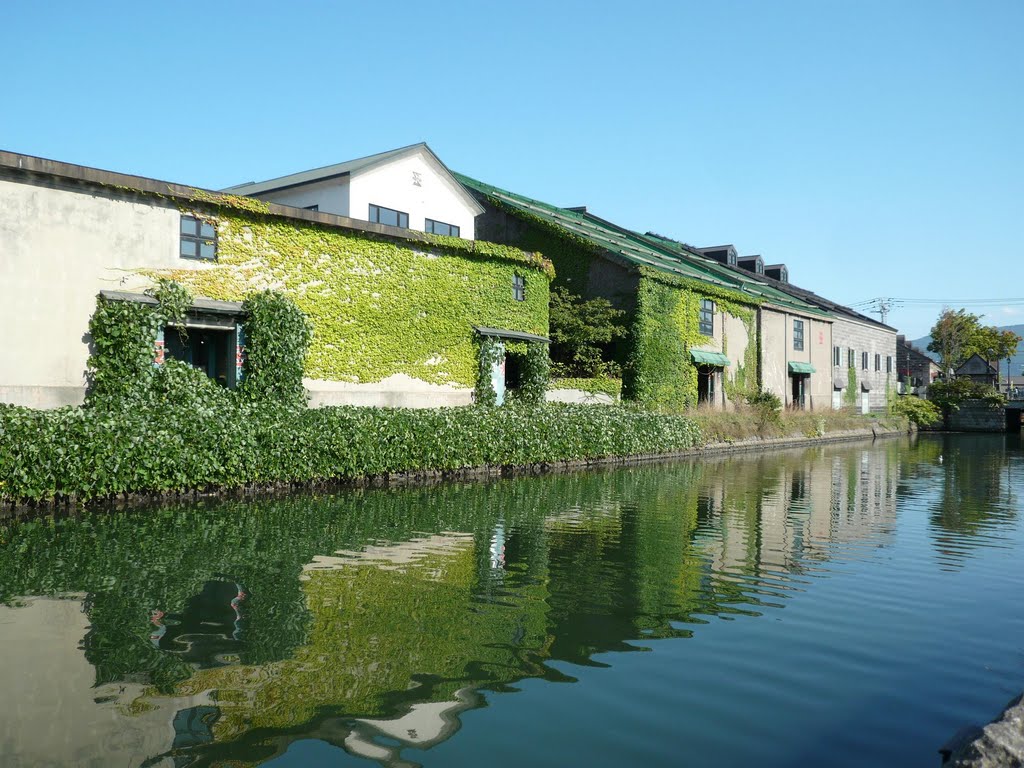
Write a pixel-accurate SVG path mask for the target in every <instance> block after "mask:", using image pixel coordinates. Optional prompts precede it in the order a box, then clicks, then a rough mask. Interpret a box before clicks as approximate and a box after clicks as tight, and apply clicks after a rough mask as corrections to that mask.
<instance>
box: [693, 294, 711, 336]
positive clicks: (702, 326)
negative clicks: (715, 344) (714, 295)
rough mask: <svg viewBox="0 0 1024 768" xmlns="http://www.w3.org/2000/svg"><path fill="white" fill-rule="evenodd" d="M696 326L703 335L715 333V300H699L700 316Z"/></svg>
mask: <svg viewBox="0 0 1024 768" xmlns="http://www.w3.org/2000/svg"><path fill="white" fill-rule="evenodd" d="M697 328H698V330H699V331H700V332H701V334H702V335H704V336H714V335H715V302H713V301H711V299H701V300H700V317H699V319H698V323H697Z"/></svg>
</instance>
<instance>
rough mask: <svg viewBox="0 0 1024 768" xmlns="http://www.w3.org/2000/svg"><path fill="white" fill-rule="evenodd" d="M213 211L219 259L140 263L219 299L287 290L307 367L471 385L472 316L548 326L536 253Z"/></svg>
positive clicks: (540, 329)
mask: <svg viewBox="0 0 1024 768" xmlns="http://www.w3.org/2000/svg"><path fill="white" fill-rule="evenodd" d="M213 218H214V219H215V222H216V224H217V262H216V263H213V264H203V265H201V266H199V267H192V266H190V268H187V269H174V270H147V271H145V272H144V273H145V274H147V275H150V276H161V277H166V278H170V279H173V280H175V281H177V282H179V283H181V284H182V285H185V286H186V287H188V288H189V289H190V290H191V291H192V292H193V293H194V294H195V295H197V296H205V297H209V298H212V299H221V300H228V301H240V300H242V299H244V298H245V297H246V296H249V295H251V294H253V293H256V292H259V291H261V290H264V289H266V288H273V289H274V290H277V291H279V292H280V293H282V294H283V295H285V296H287V297H288V298H289V299H291V300H292V301H293V302H294V303H295V304H296V306H297V307H298V308H299V309H300V310H301V311H302V312H303V314H305V316H306V317H307V318H308V320H309V322H310V324H311V326H312V329H313V336H312V340H311V343H310V345H309V351H308V353H307V355H306V359H305V362H304V366H303V367H304V372H305V375H306V376H307V377H309V378H314V379H326V380H330V381H348V382H375V381H381V380H382V379H386V378H388V377H389V376H392V375H395V374H406V375H408V376H411V377H413V378H417V379H420V380H422V381H427V382H431V383H435V384H450V385H455V386H465V387H472V386H474V384H475V383H476V379H477V368H478V355H477V340H476V338H475V333H474V330H473V328H474V326H489V327H493V328H506V329H509V330H516V331H522V332H526V333H534V334H538V335H547V333H548V286H549V283H550V280H551V277H552V275H553V274H554V273H553V268H552V267H551V263H550V262H549V261H547V260H545V259H544V258H543V257H542V256H541V255H539V254H535V253H526V252H524V251H522V250H519V249H517V248H512V247H509V246H504V245H495V244H493V243H485V242H480V241H473V240H463V239H460V238H453V237H440V236H434V235H427V234H423V235H420V236H418V237H417V238H415V239H414V240H413V241H411V242H407V241H399V240H396V239H394V238H388V237H385V236H383V235H374V234H371V233H366V232H347V231H342V230H339V229H337V228H331V227H326V226H321V225H317V224H312V223H308V224H307V223H302V222H297V221H295V220H293V219H283V218H279V217H274V216H270V215H261V214H260V213H259V212H249V211H244V210H238V209H236V208H231V207H227V208H218V210H217V215H216V216H215V217H213ZM516 275H518V276H524V277H526V299H525V301H516V299H515V298H514V296H513V293H512V279H513V277H514V276H516Z"/></svg>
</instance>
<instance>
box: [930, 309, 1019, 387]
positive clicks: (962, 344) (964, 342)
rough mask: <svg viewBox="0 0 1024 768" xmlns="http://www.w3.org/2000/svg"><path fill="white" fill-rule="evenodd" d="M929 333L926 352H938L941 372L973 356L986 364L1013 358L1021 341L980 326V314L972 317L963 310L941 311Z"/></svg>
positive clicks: (1007, 332) (955, 366) (953, 368)
mask: <svg viewBox="0 0 1024 768" xmlns="http://www.w3.org/2000/svg"><path fill="white" fill-rule="evenodd" d="M931 334H932V340H931V343H930V344H928V350H929V351H930V352H936V353H938V355H939V358H940V364H941V365H942V370H943V373H949V371H951V370H955V369H957V368H958V367H960V364H961V363H963V362H964V360H966V359H967V358H969V357H970V356H971V355H973V354H975V353H977V354H978V355H980V356H981V357H982V358H983V359H985V360H987V361H988V362H989V363H991V362H992V361H998V360H1003V359H1004V358H1007V357H1012V356H1013V355H1014V354H1015V353H1016V351H1017V345H1018V344H1019V343H1020V341H1021V338H1020V336H1018V335H1017V334H1016V333H1014V332H1013V331H1004V330H1001V329H999V328H997V327H996V326H994V325H982V324H981V315H974V314H971V313H970V312H968V311H967V310H966V309H959V310H957V311H955V312H954V311H953V310H952V309H949V308H946V309H944V310H942V314H941V315H939V319H938V320H937V321H936V322H935V325H934V326H932V331H931Z"/></svg>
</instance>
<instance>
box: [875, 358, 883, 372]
mask: <svg viewBox="0 0 1024 768" xmlns="http://www.w3.org/2000/svg"><path fill="white" fill-rule="evenodd" d="M875 370H876V371H880V370H882V356H881V355H875Z"/></svg>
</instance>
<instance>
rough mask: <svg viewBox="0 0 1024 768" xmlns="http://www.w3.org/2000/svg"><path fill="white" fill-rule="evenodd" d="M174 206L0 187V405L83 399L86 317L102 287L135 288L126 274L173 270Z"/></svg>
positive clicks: (176, 262)
mask: <svg viewBox="0 0 1024 768" xmlns="http://www.w3.org/2000/svg"><path fill="white" fill-rule="evenodd" d="M179 226H180V214H179V212H178V209H177V208H175V207H172V206H171V205H170V204H167V205H163V204H160V203H159V201H142V200H141V199H133V198H131V197H130V196H127V195H126V196H124V197H121V198H117V197H111V196H110V195H109V194H98V193H94V192H89V191H87V190H69V189H58V188H52V187H46V186H37V185H32V184H24V183H18V182H12V181H7V180H0V324H2V327H4V328H6V329H7V332H6V333H5V334H4V339H3V341H2V342H0V402H7V403H16V404H19V405H29V406H33V407H40V408H52V407H56V406H60V405H68V404H77V403H80V402H82V398H83V397H84V393H85V389H84V388H85V370H86V368H85V363H86V360H87V359H88V356H89V347H88V330H89V318H90V317H91V316H92V313H93V311H94V310H95V309H96V295H97V294H98V293H99V291H100V290H102V289H115V290H138V289H139V288H140V287H141V281H140V280H139V279H137V278H136V279H135V280H134V281H132V280H130V279H127V278H126V276H127V275H128V274H129V273H131V272H134V271H136V270H138V269H141V268H147V267H149V268H166V267H181V266H187V265H188V264H195V263H196V262H188V260H186V259H181V258H179V255H178V248H179Z"/></svg>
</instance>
